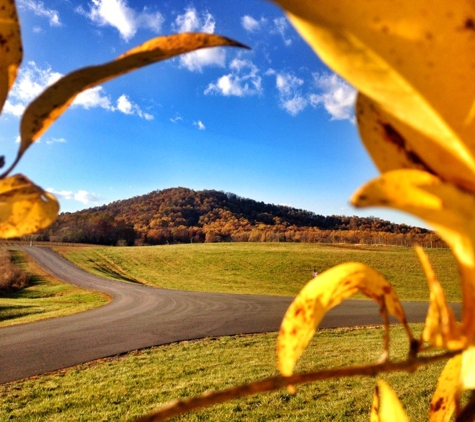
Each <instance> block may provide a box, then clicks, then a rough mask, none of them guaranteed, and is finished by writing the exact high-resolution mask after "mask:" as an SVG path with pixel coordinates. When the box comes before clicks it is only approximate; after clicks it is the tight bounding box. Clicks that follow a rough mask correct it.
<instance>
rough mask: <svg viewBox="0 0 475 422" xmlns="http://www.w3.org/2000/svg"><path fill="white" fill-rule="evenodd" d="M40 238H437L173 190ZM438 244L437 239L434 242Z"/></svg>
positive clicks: (95, 213)
mask: <svg viewBox="0 0 475 422" xmlns="http://www.w3.org/2000/svg"><path fill="white" fill-rule="evenodd" d="M38 240H58V241H69V242H83V243H97V244H105V245H117V244H119V245H125V244H127V245H133V244H136V245H137V244H139V245H141V244H150V245H155V244H166V243H190V242H228V241H239V242H241V241H243V242H247V241H249V242H267V241H276V242H277V241H280V242H347V243H385V244H409V243H412V241H414V240H417V241H418V242H419V243H424V242H431V244H432V245H433V246H440V245H441V244H440V243H441V242H440V240H439V239H438V238H437V237H436V236H435V235H434V234H433V233H432V232H430V231H428V230H425V229H421V228H417V227H411V226H407V225H404V224H402V225H398V224H393V223H391V222H389V221H385V220H381V219H379V218H374V217H369V218H361V217H356V216H353V217H346V216H334V215H333V216H327V217H325V216H322V215H317V214H315V213H313V212H309V211H305V210H301V209H296V208H291V207H288V206H284V205H273V204H265V203H264V202H258V201H255V200H252V199H247V198H241V197H239V196H237V195H235V194H233V193H225V192H222V191H215V190H202V191H194V190H191V189H186V188H171V189H164V190H160V191H158V190H157V191H154V192H151V193H149V194H147V195H142V196H137V197H134V198H131V199H126V200H121V201H116V202H112V203H111V204H109V205H104V206H101V207H95V208H89V209H86V210H83V211H78V212H75V213H62V214H60V216H59V218H58V219H57V221H56V222H55V223H54V224H53V225H52V226H51V227H50V228H48V229H47V230H44V231H43V232H40V233H39V236H38ZM434 243H436V244H434Z"/></svg>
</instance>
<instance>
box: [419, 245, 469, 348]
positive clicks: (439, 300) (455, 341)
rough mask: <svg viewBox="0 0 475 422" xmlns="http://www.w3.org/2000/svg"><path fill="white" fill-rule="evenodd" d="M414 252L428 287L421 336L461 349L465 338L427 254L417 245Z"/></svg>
mask: <svg viewBox="0 0 475 422" xmlns="http://www.w3.org/2000/svg"><path fill="white" fill-rule="evenodd" d="M416 252H417V255H418V257H419V260H420V261H421V264H422V267H423V268H424V272H425V274H426V278H427V282H428V283H429V289H430V303H429V310H428V312H427V317H426V321H425V325H424V331H423V332H422V338H423V340H424V341H428V342H430V343H431V344H432V345H433V346H435V347H440V348H447V349H450V350H457V349H461V348H462V347H463V346H464V344H465V343H466V339H465V338H464V337H462V335H461V333H460V329H459V326H458V325H457V321H456V319H455V316H454V312H453V310H452V308H450V307H449V306H448V305H447V303H446V301H445V294H444V290H443V289H442V286H441V285H440V283H439V281H438V280H437V278H436V276H435V273H434V270H433V269H432V267H431V265H430V262H429V258H428V256H427V254H426V253H425V252H424V251H423V250H422V248H421V247H419V246H417V247H416Z"/></svg>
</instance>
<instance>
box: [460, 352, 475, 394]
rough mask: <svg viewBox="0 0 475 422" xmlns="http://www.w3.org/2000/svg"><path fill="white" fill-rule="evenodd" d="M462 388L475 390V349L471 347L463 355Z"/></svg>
mask: <svg viewBox="0 0 475 422" xmlns="http://www.w3.org/2000/svg"><path fill="white" fill-rule="evenodd" d="M460 388H461V389H462V390H475V347H469V348H468V349H467V350H465V351H464V352H463V354H462V366H461V369H460Z"/></svg>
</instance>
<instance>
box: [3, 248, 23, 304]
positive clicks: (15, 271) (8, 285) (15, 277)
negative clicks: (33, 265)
mask: <svg viewBox="0 0 475 422" xmlns="http://www.w3.org/2000/svg"><path fill="white" fill-rule="evenodd" d="M29 282H30V276H29V275H28V274H26V273H25V272H23V271H22V270H21V269H20V268H18V267H17V266H16V265H15V264H14V263H13V262H12V257H11V254H10V252H8V251H7V250H6V249H0V295H5V294H8V293H11V292H13V291H15V290H20V289H23V288H25V287H26V286H28V283H29Z"/></svg>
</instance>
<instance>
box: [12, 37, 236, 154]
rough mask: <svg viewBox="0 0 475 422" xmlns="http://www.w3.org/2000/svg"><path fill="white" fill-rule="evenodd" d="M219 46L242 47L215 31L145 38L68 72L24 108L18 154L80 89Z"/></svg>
mask: <svg viewBox="0 0 475 422" xmlns="http://www.w3.org/2000/svg"><path fill="white" fill-rule="evenodd" d="M218 46H237V47H245V46H243V45H242V44H239V43H238V42H236V41H233V40H230V39H228V38H224V37H221V36H219V35H214V34H200V33H196V34H192V33H185V34H176V35H170V36H163V37H157V38H154V39H152V40H150V41H147V42H145V43H144V44H142V45H140V46H138V47H136V48H133V49H131V50H129V51H128V52H126V53H125V54H123V55H121V56H120V57H118V58H117V59H116V60H114V61H112V62H108V63H105V64H102V65H98V66H91V67H86V68H83V69H79V70H76V71H74V72H72V73H69V74H68V75H66V76H64V77H63V78H61V79H60V80H58V81H57V82H56V83H54V84H53V85H51V86H50V87H48V88H47V89H46V90H45V91H44V92H43V93H42V94H40V96H39V97H38V98H36V99H35V100H34V101H33V102H32V103H30V105H29V106H28V107H27V109H26V110H25V113H24V114H23V118H22V120H21V128H20V134H21V144H20V150H19V152H18V155H19V157H20V156H21V155H22V154H23V153H24V152H25V150H26V149H27V148H28V147H29V146H30V145H31V144H32V143H33V142H34V141H35V140H36V139H38V137H40V136H41V135H42V134H43V132H44V131H45V130H46V129H48V127H49V126H50V125H51V124H52V123H53V122H54V121H55V120H56V119H57V118H58V117H59V116H60V115H61V114H63V113H64V111H65V110H66V109H67V108H68V106H69V105H70V104H71V103H72V102H73V100H74V98H75V97H76V95H77V94H79V93H80V92H81V91H84V90H86V89H89V88H92V87H94V86H96V85H98V84H100V83H103V82H106V81H108V80H110V79H113V78H115V77H117V76H119V75H123V74H125V73H128V72H131V71H133V70H136V69H139V68H141V67H144V66H146V65H149V64H152V63H156V62H158V61H161V60H165V59H169V58H171V57H174V56H177V55H179V54H184V53H188V52H191V51H194V50H197V49H200V48H207V47H218Z"/></svg>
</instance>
